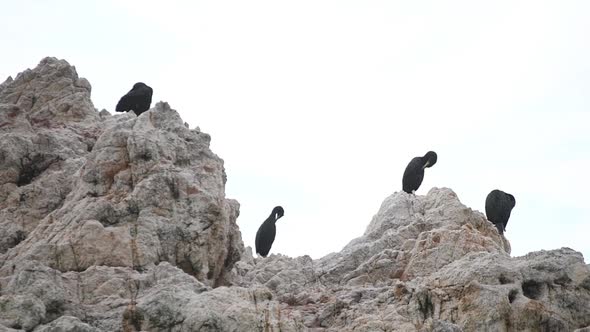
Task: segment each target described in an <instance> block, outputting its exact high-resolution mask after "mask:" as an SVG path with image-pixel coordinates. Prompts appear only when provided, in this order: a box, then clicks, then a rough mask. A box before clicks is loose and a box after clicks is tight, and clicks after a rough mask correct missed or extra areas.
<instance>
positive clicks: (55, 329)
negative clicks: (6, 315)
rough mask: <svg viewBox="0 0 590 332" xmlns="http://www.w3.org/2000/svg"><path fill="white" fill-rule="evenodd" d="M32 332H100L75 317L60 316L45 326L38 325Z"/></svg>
mask: <svg viewBox="0 0 590 332" xmlns="http://www.w3.org/2000/svg"><path fill="white" fill-rule="evenodd" d="M34 332H100V330H99V329H97V328H95V327H92V326H90V325H88V324H86V323H84V322H82V321H81V320H80V319H78V318H77V317H72V316H61V317H59V318H58V319H56V320H54V321H52V322H51V323H49V324H47V325H40V326H39V327H37V328H36V329H35V331H34Z"/></svg>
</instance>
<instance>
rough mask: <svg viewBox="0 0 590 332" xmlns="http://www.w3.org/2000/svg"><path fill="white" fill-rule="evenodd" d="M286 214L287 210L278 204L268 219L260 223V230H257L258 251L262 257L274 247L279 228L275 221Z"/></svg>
mask: <svg viewBox="0 0 590 332" xmlns="http://www.w3.org/2000/svg"><path fill="white" fill-rule="evenodd" d="M284 214H285V211H284V210H283V208H282V207H280V206H276V207H275V208H274V209H272V212H271V213H270V216H268V218H266V220H265V221H264V222H263V223H262V225H260V228H258V232H256V243H255V245H256V253H257V254H259V255H260V256H262V257H266V255H268V252H269V251H270V248H271V247H272V243H273V242H274V241H275V235H276V233H277V229H276V226H275V223H276V222H277V220H279V218H281V217H282V216H283V215H284Z"/></svg>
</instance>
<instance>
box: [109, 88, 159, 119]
mask: <svg viewBox="0 0 590 332" xmlns="http://www.w3.org/2000/svg"><path fill="white" fill-rule="evenodd" d="M153 92H154V91H153V90H152V88H150V87H149V86H147V85H145V84H144V83H141V82H138V83H135V84H134V85H133V89H131V91H129V92H127V94H126V95H124V96H123V97H121V99H120V100H119V102H118V103H117V107H116V108H115V111H117V112H128V111H133V112H135V114H136V115H137V116H139V115H140V114H141V113H143V112H145V111H147V110H149V109H150V105H151V103H152V94H153Z"/></svg>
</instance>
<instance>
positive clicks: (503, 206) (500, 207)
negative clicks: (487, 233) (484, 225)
mask: <svg viewBox="0 0 590 332" xmlns="http://www.w3.org/2000/svg"><path fill="white" fill-rule="evenodd" d="M515 205H516V200H515V199H514V196H512V195H510V194H508V193H505V192H503V191H502V190H498V189H494V190H492V191H491V192H490V193H489V194H488V197H486V216H487V217H488V220H489V221H491V222H492V224H494V225H495V226H496V228H497V229H498V233H500V234H504V231H505V230H506V225H507V224H508V219H509V218H510V212H512V209H513V208H514V206H515Z"/></svg>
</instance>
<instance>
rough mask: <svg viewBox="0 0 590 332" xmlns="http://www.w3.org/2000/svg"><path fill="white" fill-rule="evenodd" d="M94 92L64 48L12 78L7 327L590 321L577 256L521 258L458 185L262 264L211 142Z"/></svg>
mask: <svg viewBox="0 0 590 332" xmlns="http://www.w3.org/2000/svg"><path fill="white" fill-rule="evenodd" d="M90 91H91V89H90V84H89V83H88V82H87V81H86V80H85V79H83V78H79V77H78V74H77V73H76V70H75V68H74V67H72V66H70V65H69V64H68V63H67V62H66V61H64V60H57V59H55V58H46V59H44V60H43V61H42V62H41V63H40V64H39V65H38V66H37V67H36V68H35V69H32V70H26V71H25V72H23V73H21V74H19V75H17V76H16V78H15V79H11V78H9V79H8V80H7V81H6V82H4V83H2V84H1V85H0V309H1V310H0V330H2V331H4V330H5V331H17V330H18V331H21V330H26V331H36V332H40V331H92V332H96V331H162V330H165V331H269V330H280V331H353V330H354V331H462V330H464V331H480V330H481V331H483V330H489V331H512V330H517V331H520V330H528V331H571V330H575V329H578V328H585V327H589V326H590V307H589V306H588V303H590V269H589V267H588V266H587V265H585V264H584V261H583V257H582V255H581V254H580V253H577V252H575V251H573V250H571V249H567V248H562V249H559V250H552V251H540V252H535V253H531V254H528V255H526V256H523V257H516V258H511V257H510V255H509V253H510V244H509V243H508V241H507V240H506V238H504V237H503V236H501V235H499V234H498V232H497V230H496V228H495V227H494V225H492V224H491V223H490V222H488V221H487V220H486V218H485V216H484V215H483V214H481V213H480V212H478V211H473V210H471V209H470V208H468V207H466V206H464V205H463V204H462V203H461V202H460V201H459V199H458V197H457V195H456V194H455V193H454V192H453V191H452V190H450V189H447V188H433V189H432V190H430V191H429V192H428V194H427V195H425V196H414V195H409V194H406V193H404V192H398V193H394V194H392V195H391V196H389V197H387V198H386V199H385V201H384V202H383V204H382V206H381V208H380V209H379V211H378V212H377V214H376V215H375V216H374V217H373V219H372V220H371V221H370V223H369V225H368V227H367V229H366V231H365V232H364V234H363V235H361V236H360V237H358V238H356V239H354V240H352V241H351V242H350V243H349V244H348V245H347V246H346V247H345V248H343V249H342V250H341V251H340V252H336V253H333V254H330V255H327V256H325V257H323V258H321V259H317V260H313V259H311V258H310V257H309V256H303V257H297V258H291V257H287V256H284V255H271V256H270V257H268V258H266V259H260V258H254V257H252V250H251V249H250V248H244V247H243V244H242V240H241V235H240V232H239V229H238V227H237V224H236V218H237V216H238V214H239V204H238V203H237V201H235V200H231V199H227V198H226V197H225V182H226V176H225V171H224V165H223V160H221V159H220V158H219V157H218V156H217V155H215V154H214V153H213V152H212V151H211V150H210V149H209V142H210V137H209V135H207V134H205V133H202V132H201V131H200V130H199V129H192V130H191V129H189V128H187V126H186V125H185V123H184V122H183V120H182V119H181V117H180V115H179V114H178V113H177V112H176V111H175V110H173V109H172V108H171V107H170V106H169V105H168V104H167V103H162V102H160V103H157V104H156V105H155V106H154V107H153V108H152V109H151V110H149V111H147V112H145V113H143V114H141V115H140V116H135V114H134V113H126V114H117V115H111V114H110V113H109V112H108V111H106V110H103V111H101V112H98V111H97V110H96V109H94V107H93V105H92V102H91V100H90ZM245 222H247V221H245ZM589 328H590V327H589Z"/></svg>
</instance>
